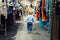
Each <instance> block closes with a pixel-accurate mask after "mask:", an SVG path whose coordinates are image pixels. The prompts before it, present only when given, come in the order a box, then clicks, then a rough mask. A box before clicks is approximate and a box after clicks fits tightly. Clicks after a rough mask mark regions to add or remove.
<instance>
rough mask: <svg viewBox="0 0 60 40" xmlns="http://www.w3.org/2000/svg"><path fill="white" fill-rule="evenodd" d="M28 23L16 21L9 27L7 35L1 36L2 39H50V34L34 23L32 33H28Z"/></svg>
mask: <svg viewBox="0 0 60 40" xmlns="http://www.w3.org/2000/svg"><path fill="white" fill-rule="evenodd" d="M26 26H27V25H26V23H16V24H15V25H13V26H11V27H9V28H8V35H7V36H3V35H1V36H0V40H50V34H49V33H48V32H47V31H46V30H44V29H43V28H40V27H38V23H34V25H33V31H32V33H28V31H27V27H26Z"/></svg>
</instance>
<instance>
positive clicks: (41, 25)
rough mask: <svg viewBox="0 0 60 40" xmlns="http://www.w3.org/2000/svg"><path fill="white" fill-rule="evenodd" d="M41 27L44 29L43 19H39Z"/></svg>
mask: <svg viewBox="0 0 60 40" xmlns="http://www.w3.org/2000/svg"><path fill="white" fill-rule="evenodd" d="M39 26H40V27H43V23H42V18H39Z"/></svg>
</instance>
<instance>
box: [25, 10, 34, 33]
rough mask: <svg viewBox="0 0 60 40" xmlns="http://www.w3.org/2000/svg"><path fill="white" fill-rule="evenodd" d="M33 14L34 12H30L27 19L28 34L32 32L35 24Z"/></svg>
mask: <svg viewBox="0 0 60 40" xmlns="http://www.w3.org/2000/svg"><path fill="white" fill-rule="evenodd" d="M32 14H33V12H32V10H29V13H28V15H27V17H26V22H27V30H28V32H32V26H33V22H34V17H33V15H32Z"/></svg>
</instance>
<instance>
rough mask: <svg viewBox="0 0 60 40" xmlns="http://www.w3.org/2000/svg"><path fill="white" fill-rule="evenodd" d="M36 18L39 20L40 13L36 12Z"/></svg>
mask: <svg viewBox="0 0 60 40" xmlns="http://www.w3.org/2000/svg"><path fill="white" fill-rule="evenodd" d="M36 18H37V19H39V13H38V11H36Z"/></svg>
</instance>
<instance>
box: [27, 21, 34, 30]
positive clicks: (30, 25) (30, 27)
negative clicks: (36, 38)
mask: <svg viewBox="0 0 60 40" xmlns="http://www.w3.org/2000/svg"><path fill="white" fill-rule="evenodd" d="M32 26H33V24H32V22H28V23H27V29H28V31H32Z"/></svg>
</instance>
